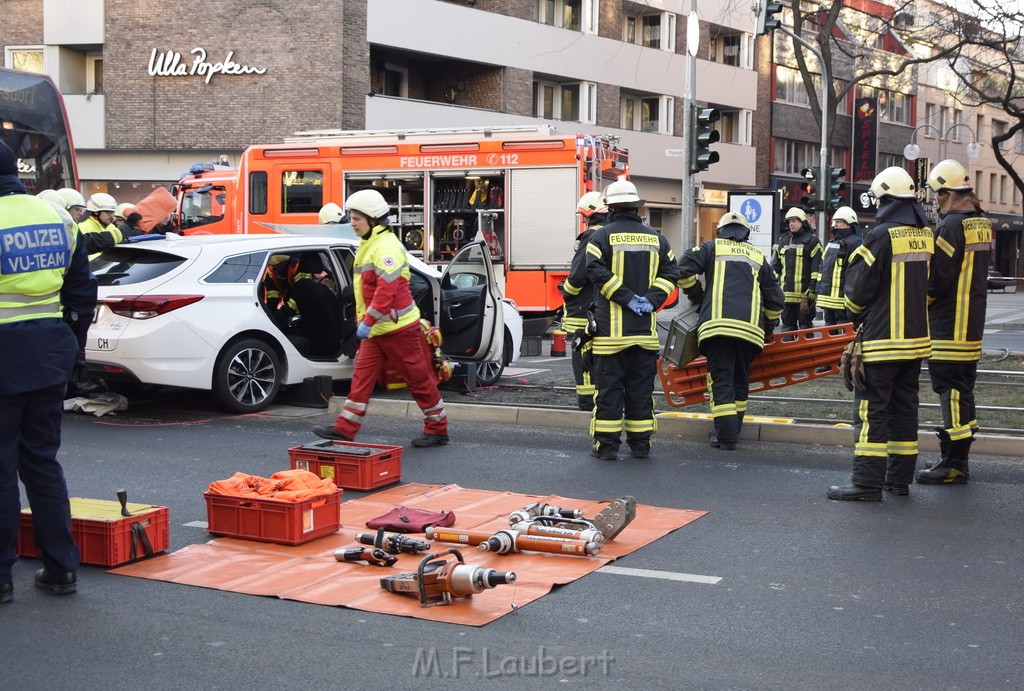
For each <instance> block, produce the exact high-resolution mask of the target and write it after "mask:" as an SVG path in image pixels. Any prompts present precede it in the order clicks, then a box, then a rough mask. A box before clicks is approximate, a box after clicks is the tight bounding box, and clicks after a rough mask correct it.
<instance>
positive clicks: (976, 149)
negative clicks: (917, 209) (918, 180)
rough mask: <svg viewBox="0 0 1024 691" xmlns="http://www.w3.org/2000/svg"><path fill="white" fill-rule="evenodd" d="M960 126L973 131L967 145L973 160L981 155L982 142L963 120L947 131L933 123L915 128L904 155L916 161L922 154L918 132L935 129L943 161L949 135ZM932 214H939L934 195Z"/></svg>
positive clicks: (968, 153) (968, 155)
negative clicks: (918, 143)
mask: <svg viewBox="0 0 1024 691" xmlns="http://www.w3.org/2000/svg"><path fill="white" fill-rule="evenodd" d="M959 127H966V128H967V131H968V132H970V133H971V139H972V141H971V143H970V144H968V145H967V160H969V161H973V160H975V159H977V158H980V157H981V144H979V143H978V135H977V133H975V131H974V130H973V129H971V126H970V125H968V124H966V123H963V122H955V123H953V124H952V125H950V126H949V128H947V129H946V131H945V132H942V131H941V130H939V128H938V127H936V126H935V125H933V124H931V123H927V122H926V123H925V124H923V125H919V126H918V127H916V128H914V131H913V132H912V133H911V135H910V143H909V144H907V145H906V146H905V147H903V157H904V158H906V159H907V160H908V161H916V160H917V159H918V157H920V155H921V147H919V146H918V145H917V133H918V132H919V131H920V130H925V129H928V130H933V131H934V132H935V134H936V135H938V137H939V160H940V161H943V160H945V158H946V151H947V149H946V145H947V144H949V135H950V133H952V132H954V131H955V130H956V129H957V128H959ZM932 215H933V216H936V217H937V216H938V201H937V200H936V199H935V197H932Z"/></svg>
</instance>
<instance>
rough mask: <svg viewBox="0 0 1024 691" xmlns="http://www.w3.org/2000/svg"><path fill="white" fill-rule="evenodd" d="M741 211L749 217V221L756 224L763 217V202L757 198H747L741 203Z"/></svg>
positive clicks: (745, 216)
mask: <svg viewBox="0 0 1024 691" xmlns="http://www.w3.org/2000/svg"><path fill="white" fill-rule="evenodd" d="M740 213H741V214H743V216H744V218H746V219H747V223H749V224H750V225H754V224H755V223H757V222H758V221H759V220H760V219H761V204H760V202H758V201H757V200H756V199H745V200H743V204H741V205H740Z"/></svg>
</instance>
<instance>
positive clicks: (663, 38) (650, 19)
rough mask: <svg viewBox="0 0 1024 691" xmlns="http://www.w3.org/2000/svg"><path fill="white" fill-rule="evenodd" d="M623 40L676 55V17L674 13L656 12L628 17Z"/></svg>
mask: <svg viewBox="0 0 1024 691" xmlns="http://www.w3.org/2000/svg"><path fill="white" fill-rule="evenodd" d="M623 40H624V41H626V42H627V43H637V44H639V45H641V46H644V47H645V48H657V49H659V50H666V51H668V52H670V53H674V52H675V50H676V15H675V13H673V12H654V13H645V14H636V15H634V14H629V15H626V23H625V27H624V30H623Z"/></svg>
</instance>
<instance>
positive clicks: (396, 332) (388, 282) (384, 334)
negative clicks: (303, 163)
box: [313, 190, 448, 446]
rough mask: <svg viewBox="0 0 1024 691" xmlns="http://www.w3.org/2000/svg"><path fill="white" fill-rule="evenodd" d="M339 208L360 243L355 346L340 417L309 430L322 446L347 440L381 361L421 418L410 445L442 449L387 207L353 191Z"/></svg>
mask: <svg viewBox="0 0 1024 691" xmlns="http://www.w3.org/2000/svg"><path fill="white" fill-rule="evenodd" d="M345 209H346V211H348V213H349V216H350V221H351V223H352V227H353V229H354V230H355V232H356V234H357V235H359V237H360V238H362V240H361V242H360V243H359V249H358V250H356V258H355V264H354V265H353V268H352V273H353V277H354V280H353V288H354V289H355V296H356V320H357V321H358V322H359V326H358V328H357V330H356V335H357V336H358V337H359V340H360V341H361V343H360V345H359V351H358V352H357V353H356V364H355V371H354V372H353V374H352V385H351V387H350V388H349V394H348V398H346V399H345V403H344V405H343V406H342V409H341V414H340V415H339V416H338V419H337V420H335V421H334V424H333V425H332V426H330V427H327V426H316V427H314V428H313V433H314V434H316V435H317V436H320V437H323V438H324V439H340V440H347V441H351V440H353V439H355V437H356V433H357V432H359V427H360V425H361V424H362V421H363V417H364V416H365V415H366V405H367V403H368V402H369V400H370V394H372V393H373V387H374V386H375V385H376V383H377V380H378V379H379V378H380V375H381V372H383V370H384V364H385V360H386V361H387V363H388V364H390V366H391V367H393V368H394V369H395V370H397V371H398V374H399V376H401V378H402V380H403V381H405V383H406V384H408V386H409V391H410V393H412V397H413V399H414V400H415V401H416V404H417V405H418V406H419V407H420V410H422V411H423V416H424V422H423V434H421V435H420V436H418V437H416V438H415V439H413V440H412V445H413V446H440V445H442V444H447V443H448V418H447V417H446V416H445V412H444V401H442V400H441V394H440V393H438V391H437V382H436V381H435V380H434V377H433V374H432V371H431V370H432V367H433V364H432V363H431V362H428V361H427V360H426V359H425V358H424V356H423V347H422V344H421V341H422V340H423V327H421V326H420V311H419V309H418V308H417V307H416V303H415V302H413V298H412V292H411V291H410V289H409V276H410V271H409V262H408V260H407V258H406V256H407V255H406V253H405V247H404V246H403V245H402V243H401V241H400V240H399V239H398V236H396V235H395V234H394V233H393V232H392V230H391V227H390V226H388V225H387V216H388V212H389V211H390V207H389V206H388V203H387V201H386V200H385V199H384V197H383V196H382V195H381V193H380V192H378V191H377V190H360V191H358V192H355V193H354V194H352V196H350V197H349V198H348V199H347V200H346V201H345Z"/></svg>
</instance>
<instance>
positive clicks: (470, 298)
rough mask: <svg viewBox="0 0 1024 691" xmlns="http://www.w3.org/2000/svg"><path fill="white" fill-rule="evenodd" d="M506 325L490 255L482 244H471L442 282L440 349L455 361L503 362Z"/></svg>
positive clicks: (453, 262)
mask: <svg viewBox="0 0 1024 691" xmlns="http://www.w3.org/2000/svg"><path fill="white" fill-rule="evenodd" d="M503 324H504V322H503V318H502V309H501V289H500V288H499V287H498V284H497V282H496V281H495V280H494V265H493V264H492V263H491V257H490V252H489V251H488V249H487V246H486V245H485V244H484V243H483V242H474V243H471V244H468V245H466V246H465V247H463V248H462V249H461V250H459V251H458V253H457V254H456V255H455V257H454V258H453V259H452V261H451V263H450V264H448V266H447V268H445V270H444V274H443V275H442V278H441V324H440V326H441V333H442V334H443V335H444V344H443V345H442V346H441V349H442V350H443V351H444V353H445V355H448V356H449V357H451V358H454V359H456V360H461V361H470V362H500V361H501V349H502V346H503V345H504V326H503Z"/></svg>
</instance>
